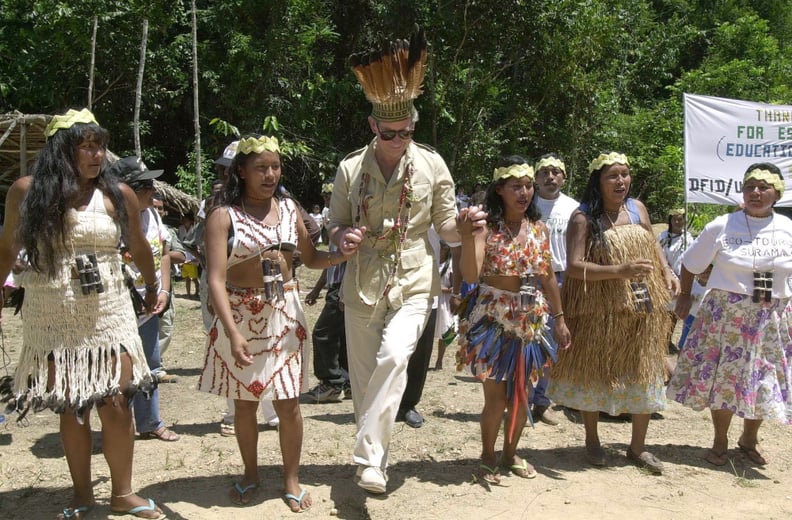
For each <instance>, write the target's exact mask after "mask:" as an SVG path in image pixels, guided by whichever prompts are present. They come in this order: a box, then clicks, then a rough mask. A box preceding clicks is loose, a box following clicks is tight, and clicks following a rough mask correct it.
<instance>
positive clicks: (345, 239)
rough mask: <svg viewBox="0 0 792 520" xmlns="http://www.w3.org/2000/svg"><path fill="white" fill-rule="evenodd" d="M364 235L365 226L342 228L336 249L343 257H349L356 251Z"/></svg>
mask: <svg viewBox="0 0 792 520" xmlns="http://www.w3.org/2000/svg"><path fill="white" fill-rule="evenodd" d="M365 236H366V226H362V227H359V228H356V227H352V226H350V227H348V228H346V229H345V230H344V234H343V235H342V236H341V239H340V240H339V244H338V250H339V251H341V254H342V255H344V258H349V257H350V256H352V255H354V254H355V253H357V252H358V249H359V248H360V243H361V242H363V237H365Z"/></svg>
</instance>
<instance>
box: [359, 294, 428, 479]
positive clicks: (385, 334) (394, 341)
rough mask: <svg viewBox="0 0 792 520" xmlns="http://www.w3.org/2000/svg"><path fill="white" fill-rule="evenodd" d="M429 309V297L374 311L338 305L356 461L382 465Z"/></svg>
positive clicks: (380, 307)
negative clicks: (341, 313)
mask: <svg viewBox="0 0 792 520" xmlns="http://www.w3.org/2000/svg"><path fill="white" fill-rule="evenodd" d="M431 308H432V300H431V299H429V298H412V299H409V300H407V301H405V302H404V304H403V305H402V306H401V308H399V309H391V308H388V306H387V304H385V303H383V302H381V303H380V305H379V306H378V307H377V308H376V309H375V308H373V307H369V306H366V305H363V304H362V303H360V302H355V304H354V305H349V304H347V305H346V306H345V308H344V318H345V323H346V334H347V354H348V355H347V357H348V359H349V379H350V383H351V386H352V403H353V405H354V408H355V420H356V422H357V435H356V436H355V448H354V450H353V458H354V461H355V463H357V464H360V465H363V466H376V467H379V468H381V469H382V470H383V471H384V470H385V468H386V467H387V465H388V446H389V445H390V440H391V433H392V432H393V425H394V423H395V421H396V413H397V412H398V410H399V403H400V402H401V398H402V394H403V393H404V387H405V385H406V384H407V363H408V362H409V360H410V356H411V355H412V353H413V351H415V345H416V343H417V342H418V338H419V337H420V336H421V333H422V332H423V329H424V326H425V325H426V319H427V318H428V316H429V311H430V310H431ZM372 313H373V314H372Z"/></svg>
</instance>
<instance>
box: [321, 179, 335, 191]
mask: <svg viewBox="0 0 792 520" xmlns="http://www.w3.org/2000/svg"><path fill="white" fill-rule="evenodd" d="M322 193H333V183H332V182H326V183H324V184H322Z"/></svg>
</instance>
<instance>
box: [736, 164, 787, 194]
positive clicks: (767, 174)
mask: <svg viewBox="0 0 792 520" xmlns="http://www.w3.org/2000/svg"><path fill="white" fill-rule="evenodd" d="M750 179H756V180H757V181H764V182H766V183H767V184H769V185H770V186H772V187H773V188H775V190H776V191H777V192H778V197H779V198H781V197H783V196H784V188H785V187H786V186H785V184H784V179H782V178H781V177H779V176H778V175H776V174H775V173H773V172H771V171H770V170H762V169H760V168H754V169H753V170H751V171H749V172H748V173H746V174H745V177H743V182H746V181H748V180H750Z"/></svg>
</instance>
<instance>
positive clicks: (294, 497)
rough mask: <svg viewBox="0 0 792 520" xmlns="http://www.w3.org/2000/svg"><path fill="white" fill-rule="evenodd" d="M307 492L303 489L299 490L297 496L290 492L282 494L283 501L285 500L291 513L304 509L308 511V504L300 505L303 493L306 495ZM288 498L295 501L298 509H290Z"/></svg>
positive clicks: (301, 511)
mask: <svg viewBox="0 0 792 520" xmlns="http://www.w3.org/2000/svg"><path fill="white" fill-rule="evenodd" d="M307 494H308V492H307V491H306V490H304V489H303V490H302V491H301V492H300V496H299V497H298V496H295V495H292V494H291V493H284V494H283V501H284V502H286V505H287V506H289V509H291V512H292V513H304V512H305V511H308V510H309V509H311V507H310V506H308V507H303V505H302V502H303V499H304V498H305V495H307ZM289 500H294V501H295V502H297V506H298V507H299V508H300V509H298V510H297V511H295V510H294V509H292V507H291V504H290V503H289Z"/></svg>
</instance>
